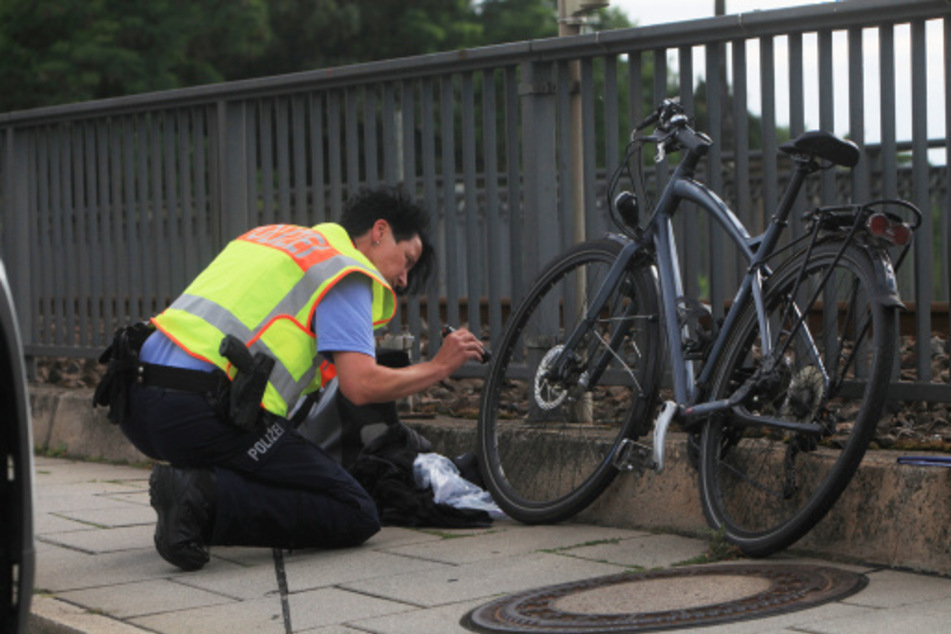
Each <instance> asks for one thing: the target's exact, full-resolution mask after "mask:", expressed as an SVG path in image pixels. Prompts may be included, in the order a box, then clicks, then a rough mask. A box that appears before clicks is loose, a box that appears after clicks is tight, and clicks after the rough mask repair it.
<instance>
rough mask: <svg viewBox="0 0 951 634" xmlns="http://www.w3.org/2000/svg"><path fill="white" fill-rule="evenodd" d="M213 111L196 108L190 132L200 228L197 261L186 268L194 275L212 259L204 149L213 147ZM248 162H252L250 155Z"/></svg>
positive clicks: (208, 160) (207, 165)
mask: <svg viewBox="0 0 951 634" xmlns="http://www.w3.org/2000/svg"><path fill="white" fill-rule="evenodd" d="M214 112H215V109H214V106H211V107H209V108H207V109H203V110H198V111H196V116H195V130H194V132H193V134H192V137H193V142H194V148H195V215H196V218H197V219H198V225H197V226H198V227H199V228H200V231H199V233H198V246H197V248H196V249H195V250H196V252H197V255H198V261H197V262H195V261H194V260H193V261H192V266H193V267H194V268H190V269H189V274H190V275H196V274H197V273H198V269H199V268H201V267H203V266H205V265H206V264H207V263H208V262H211V259H212V256H213V254H214V253H215V249H214V247H215V246H216V245H215V241H214V219H213V216H212V214H213V207H212V203H211V201H210V200H209V197H208V190H209V188H210V187H211V186H212V183H213V180H212V177H211V171H212V168H213V164H212V163H213V161H212V160H211V157H209V155H208V152H206V146H207V147H212V144H213V142H214V138H213V129H214V126H213V125H210V124H211V122H209V121H208V119H209V118H211V116H212V115H213V114H214ZM245 138H246V139H247V143H248V145H249V146H250V143H251V140H250V139H248V138H247V135H246V136H245ZM248 156H253V154H251V153H250V151H249V152H248ZM247 162H249V163H253V161H251V160H250V159H248V161H247ZM247 201H248V204H249V205H252V204H253V201H254V199H253V198H250V197H249V198H247Z"/></svg>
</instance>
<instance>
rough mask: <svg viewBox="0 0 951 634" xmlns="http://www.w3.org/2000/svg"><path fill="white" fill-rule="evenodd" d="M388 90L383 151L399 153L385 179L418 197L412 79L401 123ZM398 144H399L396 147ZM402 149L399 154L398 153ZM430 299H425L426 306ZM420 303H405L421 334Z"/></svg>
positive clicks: (403, 94)
mask: <svg viewBox="0 0 951 634" xmlns="http://www.w3.org/2000/svg"><path fill="white" fill-rule="evenodd" d="M388 86H389V91H388V92H387V93H385V94H387V95H389V101H388V102H387V101H386V100H384V102H385V103H387V104H388V105H387V106H386V107H387V108H389V115H388V116H387V118H386V120H387V121H392V122H393V124H392V125H389V126H388V127H390V128H392V130H391V131H390V132H392V134H388V135H387V137H386V138H387V139H388V141H387V142H388V143H389V144H390V147H391V148H392V152H386V154H387V155H389V154H391V153H392V154H393V155H394V156H397V155H399V156H400V162H399V163H398V164H397V162H396V161H388V162H387V165H388V166H392V167H388V169H394V170H396V171H395V173H393V174H392V175H388V176H387V180H389V181H390V182H398V181H402V183H403V186H404V187H405V188H406V190H407V191H408V192H409V193H410V194H411V195H412V196H413V197H414V198H418V197H419V195H420V191H419V187H418V186H417V177H416V99H415V83H414V82H413V81H409V80H404V81H403V82H401V83H400V98H399V113H400V126H397V125H396V124H395V118H396V103H395V101H396V99H395V96H394V95H393V92H394V90H395V85H392V84H388ZM397 132H398V133H399V138H397V137H396V135H397ZM397 146H400V147H397ZM400 150H402V154H399V152H400ZM423 204H424V207H425V208H426V209H427V211H428V212H429V213H432V209H430V208H429V206H428V205H427V204H426V203H425V200H424V203H423ZM429 239H430V240H432V235H430V236H429ZM428 305H429V303H428V302H427V308H428ZM420 311H421V307H420V297H419V296H418V295H417V296H414V297H412V298H411V299H410V301H409V302H408V306H407V319H408V322H409V329H410V332H414V333H419V334H422V317H421V313H420ZM421 349H422V341H420V337H419V336H417V337H415V338H414V339H413V347H412V357H413V358H414V359H419V358H420V351H421Z"/></svg>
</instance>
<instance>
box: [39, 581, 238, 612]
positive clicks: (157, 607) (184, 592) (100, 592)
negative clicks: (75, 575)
mask: <svg viewBox="0 0 951 634" xmlns="http://www.w3.org/2000/svg"><path fill="white" fill-rule="evenodd" d="M57 596H58V597H59V598H61V599H63V600H65V601H68V602H69V603H72V604H74V605H78V606H82V607H84V608H86V609H88V610H90V611H94V612H99V613H103V614H109V615H112V616H114V617H117V618H120V619H126V618H128V617H135V616H146V615H151V614H163V613H166V612H180V611H181V610H189V609H191V608H198V607H205V606H211V605H230V604H234V603H235V602H236V599H234V598H231V597H227V596H224V595H221V594H218V593H214V592H207V591H204V590H199V589H196V588H194V587H192V586H186V585H183V584H180V583H176V582H175V580H174V579H149V580H147V581H139V582H136V583H127V584H122V585H121V586H101V587H98V588H88V589H83V590H71V591H68V592H60V593H59V594H58V595H57Z"/></svg>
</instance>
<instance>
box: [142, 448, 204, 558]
mask: <svg viewBox="0 0 951 634" xmlns="http://www.w3.org/2000/svg"><path fill="white" fill-rule="evenodd" d="M149 499H150V502H151V504H152V508H154V509H155V512H156V513H157V514H158V522H157V523H156V525H155V549H156V550H157V551H158V553H159V554H160V555H161V556H162V559H164V560H165V561H167V562H169V563H170V564H174V565H176V566H178V567H179V568H181V569H182V570H198V569H199V568H201V567H202V566H204V565H205V564H206V563H208V558H209V557H208V550H207V548H206V544H207V543H208V539H209V537H210V536H211V527H212V523H213V520H214V510H215V476H214V473H213V472H212V471H211V470H210V469H179V468H176V467H172V466H169V465H155V466H154V467H153V468H152V475H151V477H150V478H149Z"/></svg>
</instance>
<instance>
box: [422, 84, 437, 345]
mask: <svg viewBox="0 0 951 634" xmlns="http://www.w3.org/2000/svg"><path fill="white" fill-rule="evenodd" d="M435 120H436V112H435V104H434V103H433V80H432V79H429V78H428V77H427V78H424V79H423V80H422V83H421V84H420V125H421V126H422V136H421V139H420V140H421V147H420V151H421V153H422V170H423V174H422V180H423V200H424V201H425V203H426V209H428V210H429V214H430V223H431V224H430V228H431V234H430V238H434V239H435V237H436V236H437V235H438V232H439V211H438V205H439V192H438V186H437V183H436V129H435V128H436V126H435ZM439 270H440V271H441V270H442V266H440V267H439ZM440 287H441V280H434V281H432V282H430V284H429V286H428V288H427V293H426V320H427V322H428V324H429V332H428V333H427V339H428V341H429V346H428V350H429V356H430V357H432V356H433V355H435V354H436V348H437V345H436V342H437V341H439V331H440V329H441V328H442V320H441V319H440V316H439V297H440V292H441V289H440Z"/></svg>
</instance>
